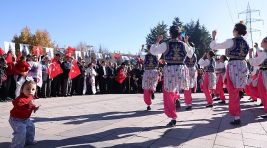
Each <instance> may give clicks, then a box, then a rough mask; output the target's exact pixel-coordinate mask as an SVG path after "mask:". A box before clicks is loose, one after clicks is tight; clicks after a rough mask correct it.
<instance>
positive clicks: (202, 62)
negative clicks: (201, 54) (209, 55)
mask: <svg viewBox="0 0 267 148" xmlns="http://www.w3.org/2000/svg"><path fill="white" fill-rule="evenodd" d="M198 64H199V65H200V66H203V67H206V66H208V65H209V64H210V61H209V60H208V59H205V60H204V59H203V58H201V59H200V60H199V61H198Z"/></svg>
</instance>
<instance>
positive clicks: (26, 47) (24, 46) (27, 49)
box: [19, 44, 30, 56]
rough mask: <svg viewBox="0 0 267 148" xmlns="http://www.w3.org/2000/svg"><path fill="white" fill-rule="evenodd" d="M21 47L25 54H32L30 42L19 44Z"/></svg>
mask: <svg viewBox="0 0 267 148" xmlns="http://www.w3.org/2000/svg"><path fill="white" fill-rule="evenodd" d="M19 49H20V52H21V53H22V55H23V56H27V55H28V54H30V51H29V45H28V44H19Z"/></svg>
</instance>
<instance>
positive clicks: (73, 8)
mask: <svg viewBox="0 0 267 148" xmlns="http://www.w3.org/2000/svg"><path fill="white" fill-rule="evenodd" d="M248 2H249V3H250V7H251V9H257V10H260V15H259V14H258V13H253V14H252V17H254V18H258V19H263V20H264V23H263V22H256V23H253V24H252V27H253V28H257V29H260V30H261V32H255V33H253V40H254V41H256V42H260V41H261V40H262V39H263V38H264V37H265V36H267V29H266V23H267V7H266V6H267V1H266V0H201V1H200V0H186V1H184V0H38V1H37V0H24V1H22V0H1V2H0V18H1V20H2V21H1V23H0V47H2V48H3V42H4V41H11V39H12V38H13V36H14V35H15V34H20V32H21V30H22V28H24V27H25V26H28V27H29V28H30V29H31V32H35V31H36V30H37V29H41V30H47V31H48V32H49V33H50V37H51V38H52V40H53V41H55V42H56V43H57V44H58V45H59V46H60V47H65V46H77V45H78V44H79V43H80V42H85V43H87V44H90V45H93V46H94V47H96V48H99V46H100V45H101V46H102V47H103V48H107V49H109V50H110V51H120V52H122V53H132V54H136V53H138V51H139V50H140V48H141V45H142V44H145V41H146V36H147V34H149V33H150V29H151V28H153V27H154V26H156V25H157V24H158V23H159V22H161V21H164V22H165V23H166V24H168V25H169V26H170V25H171V24H172V21H173V19H174V17H179V18H180V20H181V21H182V22H184V23H188V22H190V21H191V20H193V21H196V20H198V19H199V21H200V24H202V25H204V26H205V27H206V28H207V29H208V31H210V32H211V31H212V30H214V29H216V30H217V32H218V35H217V36H218V40H219V41H224V40H225V39H227V38H232V30H233V27H234V24H235V23H237V22H239V21H240V20H245V18H246V15H245V14H243V15H242V14H241V15H239V17H238V13H239V12H241V11H244V10H246V9H247V5H248Z"/></svg>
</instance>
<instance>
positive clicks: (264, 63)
mask: <svg viewBox="0 0 267 148" xmlns="http://www.w3.org/2000/svg"><path fill="white" fill-rule="evenodd" d="M263 52H265V54H267V51H263ZM261 68H267V59H265V60H264V61H263V62H262V63H261Z"/></svg>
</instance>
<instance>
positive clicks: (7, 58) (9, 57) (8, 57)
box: [6, 53, 12, 64]
mask: <svg viewBox="0 0 267 148" xmlns="http://www.w3.org/2000/svg"><path fill="white" fill-rule="evenodd" d="M6 63H7V64H9V63H12V53H8V54H7V56H6Z"/></svg>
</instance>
